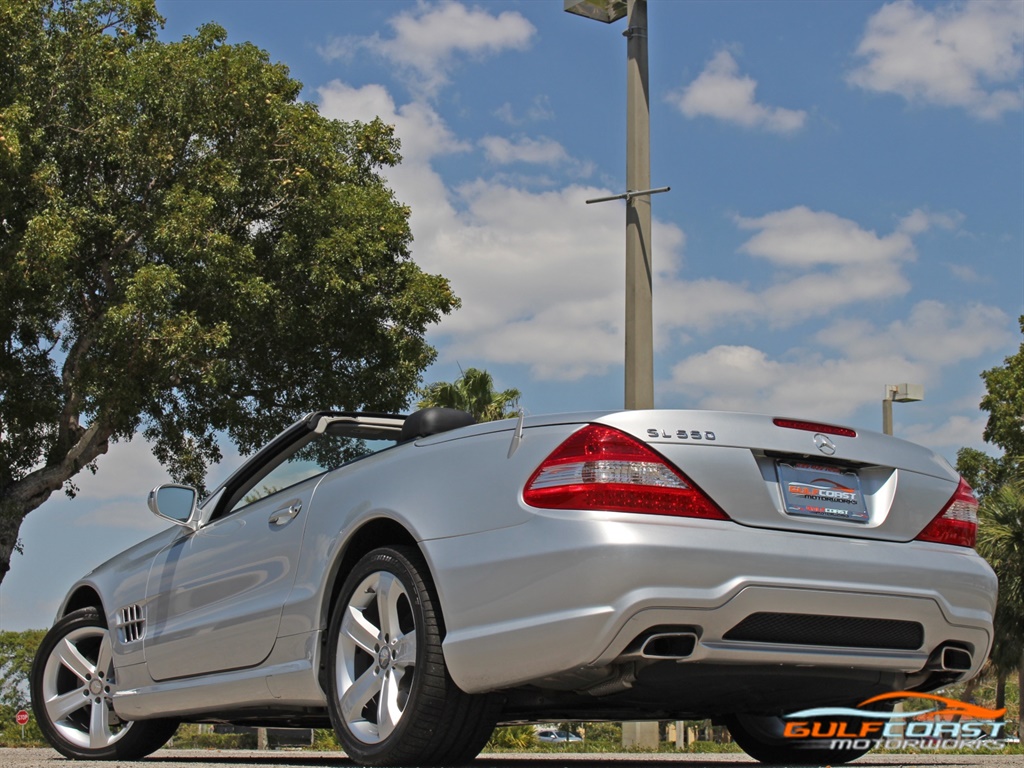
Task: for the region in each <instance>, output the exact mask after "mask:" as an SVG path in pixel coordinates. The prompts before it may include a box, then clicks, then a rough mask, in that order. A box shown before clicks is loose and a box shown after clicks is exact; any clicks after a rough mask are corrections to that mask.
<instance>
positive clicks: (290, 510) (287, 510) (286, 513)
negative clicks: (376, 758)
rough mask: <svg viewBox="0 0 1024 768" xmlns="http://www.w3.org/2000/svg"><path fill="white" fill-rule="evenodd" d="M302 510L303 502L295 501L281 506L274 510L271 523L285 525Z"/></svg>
mask: <svg viewBox="0 0 1024 768" xmlns="http://www.w3.org/2000/svg"><path fill="white" fill-rule="evenodd" d="M301 511H302V502H301V501H293V502H292V503H291V504H289V505H288V506H287V507H281V508H280V509H277V510H274V514H272V515H271V516H270V524H271V525H284V524H285V523H288V522H291V521H292V520H293V519H294V518H295V516H296V515H297V514H299V512H301Z"/></svg>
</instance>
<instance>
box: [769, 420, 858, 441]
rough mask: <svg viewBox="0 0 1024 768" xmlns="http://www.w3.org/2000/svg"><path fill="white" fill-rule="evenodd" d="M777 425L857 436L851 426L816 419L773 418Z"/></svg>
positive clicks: (828, 433)
mask: <svg viewBox="0 0 1024 768" xmlns="http://www.w3.org/2000/svg"><path fill="white" fill-rule="evenodd" d="M772 423H773V424H774V425H775V426H776V427H784V428H785V429H802V430H804V431H805V432H821V433H822V434H825V435H841V436H842V437H856V436H857V432H856V430H853V429H850V428H849V427H837V426H835V425H834V424H819V423H818V422H816V421H801V420H800V419H772Z"/></svg>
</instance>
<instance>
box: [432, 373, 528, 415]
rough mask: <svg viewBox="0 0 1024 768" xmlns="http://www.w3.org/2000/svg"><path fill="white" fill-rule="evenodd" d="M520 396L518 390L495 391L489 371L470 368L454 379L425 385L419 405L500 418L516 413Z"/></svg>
mask: <svg viewBox="0 0 1024 768" xmlns="http://www.w3.org/2000/svg"><path fill="white" fill-rule="evenodd" d="M520 397H521V394H520V392H519V390H518V389H506V390H503V391H501V392H498V391H497V390H495V389H494V379H493V378H492V377H491V374H489V373H488V372H487V371H484V370H480V369H479V368H467V369H466V370H465V371H463V372H462V375H461V376H459V378H457V379H456V380H455V381H453V382H447V381H438V382H435V383H433V384H430V385H428V386H427V387H426V388H424V389H423V390H422V392H421V399H420V401H419V406H420V408H427V407H430V406H440V407H442V408H458V409H459V410H461V411H467V412H469V413H471V414H473V417H474V418H475V419H476V420H477V421H498V420H499V419H507V418H509V417H510V416H513V415H515V412H516V409H517V408H518V406H519V398H520Z"/></svg>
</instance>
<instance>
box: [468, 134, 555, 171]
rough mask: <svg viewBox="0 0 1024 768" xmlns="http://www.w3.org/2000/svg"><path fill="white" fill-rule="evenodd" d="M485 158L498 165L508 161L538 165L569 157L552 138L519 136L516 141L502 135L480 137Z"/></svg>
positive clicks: (553, 162) (552, 163) (550, 163)
mask: <svg viewBox="0 0 1024 768" xmlns="http://www.w3.org/2000/svg"><path fill="white" fill-rule="evenodd" d="M480 146H482V147H483V148H484V152H485V153H486V155H487V159H488V160H490V161H491V162H492V163H497V164H498V165H508V164H509V163H536V164H539V165H556V164H558V163H562V162H565V161H566V160H568V159H569V153H568V152H566V151H565V147H563V146H562V145H561V144H559V143H558V142H557V141H555V140H554V139H549V138H547V137H541V138H539V139H531V138H529V137H528V136H524V137H520V138H519V139H518V140H516V141H512V140H510V139H506V138H505V137H504V136H484V137H483V138H482V139H480Z"/></svg>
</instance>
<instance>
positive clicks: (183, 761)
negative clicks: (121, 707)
mask: <svg viewBox="0 0 1024 768" xmlns="http://www.w3.org/2000/svg"><path fill="white" fill-rule="evenodd" d="M355 765H356V764H355V763H353V762H352V761H350V760H349V759H348V758H347V757H345V755H344V753H342V752H290V751H274V752H255V751H244V750H212V749H203V750H199V749H188V750H186V749H161V750H159V751H158V752H154V753H153V754H152V755H150V756H149V757H148V758H146V759H145V760H139V761H135V762H120V761H118V762H104V761H82V762H76V761H71V760H67V759H66V758H64V757H62V756H61V755H59V754H58V753H57V752H54V751H53V750H52V749H0V768H276V767H277V766H280V767H281V768H329V767H333V766H355ZM470 765H471V766H472V768H554V766H571V768H609V767H610V768H626V767H627V766H630V765H642V766H643V767H644V768H701V766H708V767H709V768H730V767H731V766H734V767H735V768H750V766H753V765H757V763H756V762H754V761H753V760H751V759H750V758H748V757H746V756H745V755H739V754H734V753H730V754H688V753H678V754H671V753H665V752H658V753H653V752H652V753H637V754H600V755H596V754H586V753H572V754H559V753H551V752H545V753H537V754H533V753H531V754H487V755H481V756H480V757H478V758H477V759H476V761H475V762H473V763H471V764H470ZM918 765H937V766H947V767H948V768H975V767H976V766H977V767H980V768H1011V767H1012V768H1024V755H999V754H995V755H993V754H988V753H984V754H982V753H978V754H968V755H934V754H928V753H917V754H908V755H886V754H869V755H866V756H865V757H862V758H861V759H860V760H857V761H855V762H853V763H851V764H850V766H851V768H882V767H884V768H902V767H903V766H918Z"/></svg>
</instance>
